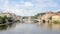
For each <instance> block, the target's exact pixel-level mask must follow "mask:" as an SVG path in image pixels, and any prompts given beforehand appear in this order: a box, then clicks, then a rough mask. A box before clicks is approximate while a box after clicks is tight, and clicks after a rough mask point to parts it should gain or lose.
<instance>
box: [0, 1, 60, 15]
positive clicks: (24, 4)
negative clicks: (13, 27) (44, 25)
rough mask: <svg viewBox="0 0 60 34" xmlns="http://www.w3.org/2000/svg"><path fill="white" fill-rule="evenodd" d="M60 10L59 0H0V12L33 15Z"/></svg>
mask: <svg viewBox="0 0 60 34" xmlns="http://www.w3.org/2000/svg"><path fill="white" fill-rule="evenodd" d="M59 10H60V0H0V12H9V13H15V14H17V15H20V16H33V15H36V14H37V13H41V12H46V11H53V12H57V11H59Z"/></svg>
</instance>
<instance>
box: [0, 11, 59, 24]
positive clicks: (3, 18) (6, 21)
mask: <svg viewBox="0 0 60 34" xmlns="http://www.w3.org/2000/svg"><path fill="white" fill-rule="evenodd" d="M57 13H59V12H57ZM57 13H56V14H57ZM48 14H49V12H48ZM50 14H53V12H50ZM50 14H49V15H50ZM44 15H46V12H44V13H38V14H36V15H34V16H31V17H32V19H40V18H41V17H40V16H44ZM59 16H60V15H59ZM25 18H26V19H28V16H27V17H23V19H25ZM49 19H50V20H51V21H50V22H52V23H54V24H60V20H52V17H50V18H48V20H49ZM13 21H14V19H13V17H12V16H10V17H7V15H4V16H0V25H3V24H9V23H12V22H13ZM47 22H49V21H47Z"/></svg>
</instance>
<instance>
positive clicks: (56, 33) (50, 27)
mask: <svg viewBox="0 0 60 34" xmlns="http://www.w3.org/2000/svg"><path fill="white" fill-rule="evenodd" d="M0 34H60V25H59V24H48V23H44V24H43V23H42V24H39V23H33V22H27V21H26V22H25V23H14V24H10V25H6V26H0Z"/></svg>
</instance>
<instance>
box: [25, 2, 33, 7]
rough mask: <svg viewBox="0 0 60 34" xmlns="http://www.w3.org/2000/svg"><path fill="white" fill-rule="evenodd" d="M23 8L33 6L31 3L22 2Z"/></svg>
mask: <svg viewBox="0 0 60 34" xmlns="http://www.w3.org/2000/svg"><path fill="white" fill-rule="evenodd" d="M24 6H26V7H29V6H33V3H31V2H24Z"/></svg>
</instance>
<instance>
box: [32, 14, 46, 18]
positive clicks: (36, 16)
mask: <svg viewBox="0 0 60 34" xmlns="http://www.w3.org/2000/svg"><path fill="white" fill-rule="evenodd" d="M44 14H46V13H38V14H37V15H35V16H32V17H33V18H35V19H37V18H38V16H40V15H41V16H43V15H44Z"/></svg>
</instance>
